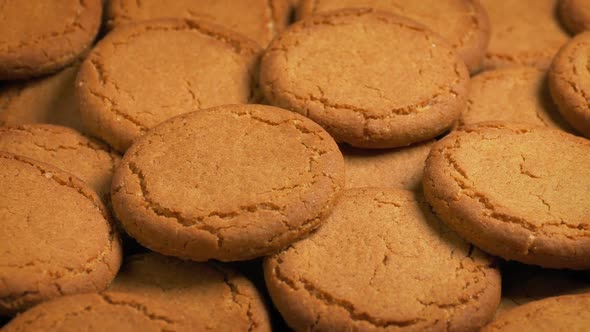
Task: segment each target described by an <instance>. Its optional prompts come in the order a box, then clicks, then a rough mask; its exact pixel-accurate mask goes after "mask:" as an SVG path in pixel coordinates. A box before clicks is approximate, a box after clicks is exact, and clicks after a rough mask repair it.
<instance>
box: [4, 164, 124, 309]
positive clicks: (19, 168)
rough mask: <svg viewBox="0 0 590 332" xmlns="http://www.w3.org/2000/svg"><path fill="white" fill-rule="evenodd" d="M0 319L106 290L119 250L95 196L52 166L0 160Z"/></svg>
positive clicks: (119, 246) (118, 263)
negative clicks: (49, 302)
mask: <svg viewBox="0 0 590 332" xmlns="http://www.w3.org/2000/svg"><path fill="white" fill-rule="evenodd" d="M0 165H1V166H0V202H2V204H4V206H0V221H1V224H2V229H3V231H2V232H0V253H2V254H0V267H2V268H1V269H0V280H2V285H3V286H2V287H1V288H0V315H13V314H15V313H17V312H20V311H23V310H25V309H28V308H29V307H31V306H33V305H35V304H38V303H39V302H42V301H45V300H48V299H51V298H55V297H58V296H63V295H67V294H74V293H84V292H93V291H102V290H104V289H105V288H106V287H107V286H108V285H109V283H110V282H111V280H112V279H113V278H114V277H115V275H116V274H117V271H118V269H119V265H120V264H121V245H120V242H119V237H118V235H117V233H116V231H115V228H114V226H113V225H112V224H111V223H110V216H109V215H108V212H107V211H106V210H105V208H104V206H103V205H102V203H101V202H100V199H99V198H98V196H97V195H96V194H95V193H94V192H93V191H92V190H91V189H89V188H88V187H87V186H86V185H85V184H84V183H83V182H82V181H80V180H78V179H77V178H75V177H74V176H72V175H70V174H68V173H65V172H64V171H61V170H59V169H57V168H54V167H53V166H49V165H47V164H43V163H40V162H37V161H33V160H31V159H28V158H25V157H20V156H16V155H13V154H9V153H6V152H0Z"/></svg>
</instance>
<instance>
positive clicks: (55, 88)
mask: <svg viewBox="0 0 590 332" xmlns="http://www.w3.org/2000/svg"><path fill="white" fill-rule="evenodd" d="M79 67H80V66H79V64H74V65H72V66H70V67H67V68H65V69H64V70H62V71H60V72H58V73H56V74H54V75H51V76H47V77H43V78H38V79H35V80H31V81H25V82H11V83H10V84H6V85H5V86H2V87H0V126H14V125H21V124H27V123H50V124H55V125H60V126H66V127H70V128H74V129H76V130H77V131H79V132H84V130H85V129H84V126H83V125H82V119H81V118H80V111H79V108H78V102H77V101H76V98H75V96H74V82H75V81H76V75H77V74H78V68H79Z"/></svg>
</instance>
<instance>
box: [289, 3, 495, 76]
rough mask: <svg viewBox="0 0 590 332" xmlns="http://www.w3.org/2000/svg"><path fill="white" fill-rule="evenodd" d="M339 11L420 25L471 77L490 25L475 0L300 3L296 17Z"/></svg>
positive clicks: (481, 58)
mask: <svg viewBox="0 0 590 332" xmlns="http://www.w3.org/2000/svg"><path fill="white" fill-rule="evenodd" d="M343 8H375V9H377V10H381V11H386V12H390V13H393V14H396V15H400V16H404V17H407V18H409V19H412V20H415V21H416V22H420V23H422V24H424V25H425V26H427V27H428V28H430V29H431V30H432V31H436V32H437V33H439V34H440V35H441V36H442V37H444V38H445V39H446V40H447V41H448V42H449V44H450V45H451V47H452V48H453V49H454V50H455V51H456V52H457V54H458V55H459V57H460V58H461V59H462V60H463V61H464V62H465V64H466V65H467V68H469V71H471V72H472V73H473V72H477V71H478V70H479V69H480V67H481V64H482V61H483V57H484V55H485V52H486V49H487V47H488V42H489V39H490V22H489V19H488V15H487V13H486V11H485V10H484V9H483V7H482V6H481V4H480V3H479V0H421V1H406V0H389V1H383V0H321V1H320V0H304V1H302V4H301V6H300V7H299V10H298V16H299V17H300V18H306V17H309V16H310V15H312V14H317V13H321V12H326V11H332V10H337V9H343ZM435 13H436V14H435Z"/></svg>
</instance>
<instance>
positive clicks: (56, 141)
mask: <svg viewBox="0 0 590 332" xmlns="http://www.w3.org/2000/svg"><path fill="white" fill-rule="evenodd" d="M0 151H5V152H10V153H14V154H17V155H20V156H24V157H28V158H31V159H35V160H38V161H41V162H44V163H47V164H50V165H53V166H55V167H58V168H59V169H62V170H64V171H66V172H69V173H71V174H74V175H75V176H77V177H78V178H80V179H81V180H82V181H84V182H86V184H87V185H88V186H89V187H90V188H92V189H93V190H94V191H95V192H96V193H97V194H98V195H99V196H100V197H101V198H103V199H106V200H107V201H108V200H109V198H110V197H109V196H110V189H111V179H112V177H113V172H114V170H115V167H116V166H117V164H118V163H119V160H120V156H119V155H118V154H117V153H115V152H114V151H112V150H111V149H110V148H109V147H108V146H106V145H104V144H103V143H100V142H98V141H96V140H94V139H91V138H89V137H86V136H84V135H82V134H80V133H79V132H77V131H75V130H73V129H70V128H66V127H60V126H53V125H47V124H31V125H21V126H14V127H0Z"/></svg>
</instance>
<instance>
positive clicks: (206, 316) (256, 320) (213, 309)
mask: <svg viewBox="0 0 590 332" xmlns="http://www.w3.org/2000/svg"><path fill="white" fill-rule="evenodd" d="M109 290H111V291H116V292H124V293H130V294H137V295H144V296H148V297H149V298H151V299H154V300H156V301H157V302H158V303H160V304H162V305H165V306H166V307H168V308H179V309H181V310H183V311H185V312H186V313H187V314H188V315H190V316H191V317H192V318H193V319H194V320H195V321H196V322H197V324H198V325H196V326H194V327H195V331H204V330H212V331H270V330H271V327H270V319H269V316H268V313H267V311H266V308H265V306H264V301H263V299H262V297H261V295H260V293H259V292H258V290H256V287H254V285H253V284H252V283H251V282H250V281H249V280H248V279H247V278H245V277H244V276H242V275H240V274H238V273H236V272H234V271H233V270H231V269H229V268H228V267H225V266H221V265H218V264H212V263H211V264H206V263H195V262H185V261H181V260H178V259H176V258H172V257H166V256H160V255H158V254H155V253H150V254H143V255H136V256H131V257H128V258H127V260H126V262H125V264H124V265H123V266H122V267H121V272H119V274H118V275H117V278H116V279H115V281H114V282H113V284H112V285H111V287H110V288H109Z"/></svg>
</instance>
